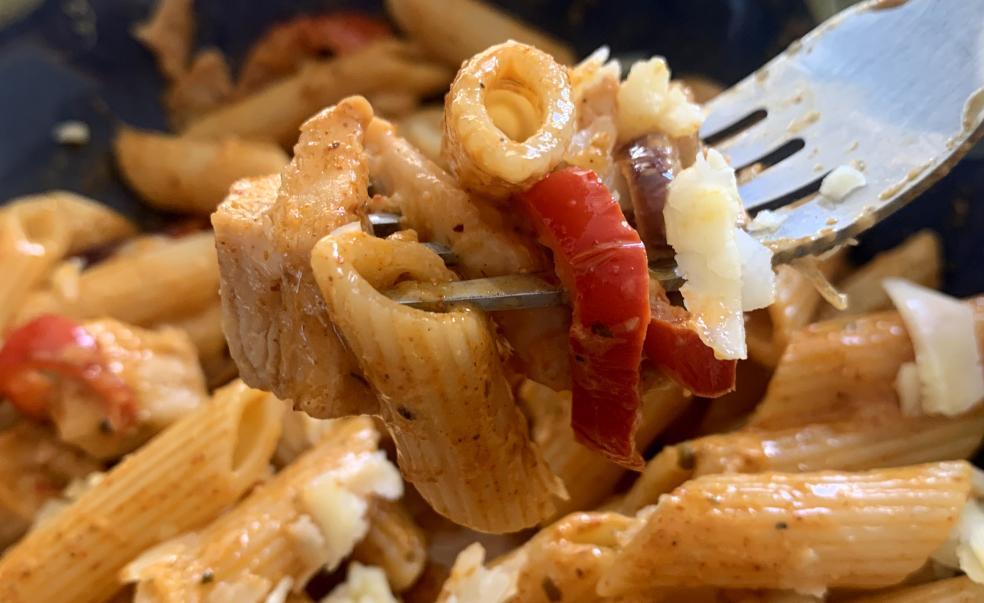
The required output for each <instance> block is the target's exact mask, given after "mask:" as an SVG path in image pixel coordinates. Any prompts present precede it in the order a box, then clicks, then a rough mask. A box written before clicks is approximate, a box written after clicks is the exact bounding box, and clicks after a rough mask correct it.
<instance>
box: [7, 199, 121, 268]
mask: <svg viewBox="0 0 984 603" xmlns="http://www.w3.org/2000/svg"><path fill="white" fill-rule="evenodd" d="M0 213H3V214H14V215H16V216H17V217H18V218H19V219H20V220H21V221H22V222H23V223H24V224H26V225H27V228H28V231H30V230H32V229H31V226H30V224H31V223H32V221H33V220H36V219H42V220H44V219H47V218H46V217H45V216H47V215H49V214H52V213H53V214H54V219H56V220H57V221H58V222H60V223H62V224H63V225H64V227H65V228H66V229H67V230H68V234H69V236H68V249H66V253H67V254H69V255H71V254H76V253H80V252H82V251H85V250H87V249H91V248H93V247H98V246H100V245H105V244H106V243H112V242H114V241H119V240H121V239H124V238H126V237H129V236H131V235H133V234H135V233H136V232H137V227H136V225H135V224H134V223H133V222H131V221H130V220H128V219H126V218H124V217H123V216H122V215H120V214H119V213H117V212H116V211H115V210H113V209H110V208H109V207H108V206H106V205H103V204H102V203H99V202H98V201H94V200H92V199H89V198H88V197H83V196H82V195H78V194H76V193H71V192H68V191H50V192H47V193H40V194H37V195H28V196H26V197H18V198H17V199H12V200H11V201H10V202H8V203H6V204H5V205H4V207H3V210H0ZM42 230H44V229H43V228H42Z"/></svg>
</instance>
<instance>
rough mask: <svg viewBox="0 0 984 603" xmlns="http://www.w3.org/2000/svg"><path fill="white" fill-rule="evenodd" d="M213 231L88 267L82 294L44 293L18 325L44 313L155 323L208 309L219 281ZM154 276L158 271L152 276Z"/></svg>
mask: <svg viewBox="0 0 984 603" xmlns="http://www.w3.org/2000/svg"><path fill="white" fill-rule="evenodd" d="M218 273H219V271H218V268H217V266H216V261H215V239H214V237H213V235H212V233H204V232H203V233H196V234H190V235H186V236H184V237H181V238H178V239H168V240H166V242H165V243H162V244H160V243H156V242H155V243H152V244H150V245H148V248H147V249H145V250H137V251H134V252H133V253H126V254H121V255H119V256H117V257H112V258H109V259H107V260H105V261H103V262H99V263H97V264H95V265H93V266H92V267H91V268H87V269H86V270H83V271H82V274H81V275H80V276H79V279H78V291H77V296H75V297H72V298H65V297H62V296H60V295H59V294H58V292H56V291H52V290H48V291H40V292H37V293H36V294H35V295H32V296H31V297H30V298H29V300H28V301H27V302H25V304H24V306H23V307H22V309H21V311H20V313H19V314H18V316H17V320H16V321H15V322H16V323H20V322H25V321H27V320H29V319H30V318H33V317H35V316H37V315H39V314H43V313H46V312H47V313H58V314H64V315H66V316H68V317H71V318H76V319H85V318H97V317H98V318H101V317H109V318H115V319H117V320H120V321H123V322H127V323H130V324H134V325H138V326H151V325H153V324H156V323H159V322H165V321H167V320H169V319H174V318H176V317H179V316H182V315H188V314H189V313H190V312H192V311H195V310H198V309H201V308H204V307H205V306H206V305H208V304H209V303H211V302H212V301H213V300H214V299H215V292H216V290H217V289H218V285H219V274H218ZM148 274H152V275H154V278H153V279H148V278H146V276H147V275H148Z"/></svg>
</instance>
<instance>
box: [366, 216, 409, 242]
mask: <svg viewBox="0 0 984 603" xmlns="http://www.w3.org/2000/svg"><path fill="white" fill-rule="evenodd" d="M401 219H402V216H400V214H388V213H372V214H369V225H370V226H372V234H374V235H375V236H377V237H387V236H389V235H391V234H393V233H394V232H396V231H397V230H399V229H400V220H401Z"/></svg>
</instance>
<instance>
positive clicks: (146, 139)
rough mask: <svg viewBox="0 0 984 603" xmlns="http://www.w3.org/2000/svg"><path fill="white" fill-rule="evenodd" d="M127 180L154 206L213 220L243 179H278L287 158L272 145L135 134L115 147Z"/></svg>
mask: <svg viewBox="0 0 984 603" xmlns="http://www.w3.org/2000/svg"><path fill="white" fill-rule="evenodd" d="M113 151H114V154H115V156H116V164H117V166H119V168H120V173H121V174H122V175H123V179H124V180H125V181H126V183H127V184H128V185H129V186H130V188H132V189H133V190H134V191H136V192H137V194H138V195H140V198H141V199H143V200H144V201H146V202H147V203H148V204H149V205H150V206H152V207H155V208H157V209H161V210H164V211H172V212H181V213H192V214H201V215H209V214H211V213H212V212H213V211H215V208H216V206H217V205H218V204H219V203H220V202H221V201H222V199H223V198H224V197H225V196H226V194H227V193H228V192H229V187H230V186H231V185H232V183H233V182H235V181H236V180H239V179H240V178H248V177H251V176H265V175H267V174H274V173H277V172H279V171H280V170H281V168H283V167H284V166H285V165H286V164H287V160H288V159H287V154H286V153H284V150H283V149H282V148H281V147H280V146H279V145H277V144H275V143H272V142H263V141H252V140H242V139H240V138H235V137H227V138H222V139H216V140H202V139H196V138H191V137H188V136H175V135H173V134H165V133H161V132H147V131H142V130H137V129H134V128H128V127H124V128H122V129H120V131H119V133H118V134H117V135H116V140H115V141H114V142H113Z"/></svg>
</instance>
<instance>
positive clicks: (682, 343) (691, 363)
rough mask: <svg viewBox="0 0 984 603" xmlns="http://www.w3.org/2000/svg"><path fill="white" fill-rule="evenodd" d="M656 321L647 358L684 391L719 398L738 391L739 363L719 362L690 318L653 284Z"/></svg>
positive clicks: (650, 332)
mask: <svg viewBox="0 0 984 603" xmlns="http://www.w3.org/2000/svg"><path fill="white" fill-rule="evenodd" d="M652 286H653V290H652V295H651V297H650V311H651V313H652V320H651V321H650V322H649V329H648V330H647V331H646V346H645V348H646V358H647V359H648V360H649V362H651V363H653V364H654V365H656V366H657V367H659V368H660V369H662V370H663V372H665V373H666V374H667V375H668V376H669V377H670V378H671V379H673V380H674V381H676V382H677V383H678V384H679V385H680V386H681V387H683V388H685V389H688V390H690V391H691V392H693V393H694V394H695V395H698V396H703V397H706V398H716V397H718V396H721V395H724V394H726V393H728V392H730V391H733V390H734V389H735V370H736V369H737V365H738V361H737V360H718V359H717V358H715V357H714V350H712V349H711V348H709V347H708V346H707V345H706V344H704V342H703V341H701V340H700V337H698V336H697V332H696V331H694V330H693V329H691V328H690V327H689V322H690V314H689V313H688V312H687V311H686V310H684V309H683V308H680V307H678V306H674V305H671V304H670V300H669V299H667V297H666V293H665V292H664V291H663V289H662V287H660V286H659V284H658V283H656V282H653V283H652Z"/></svg>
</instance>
